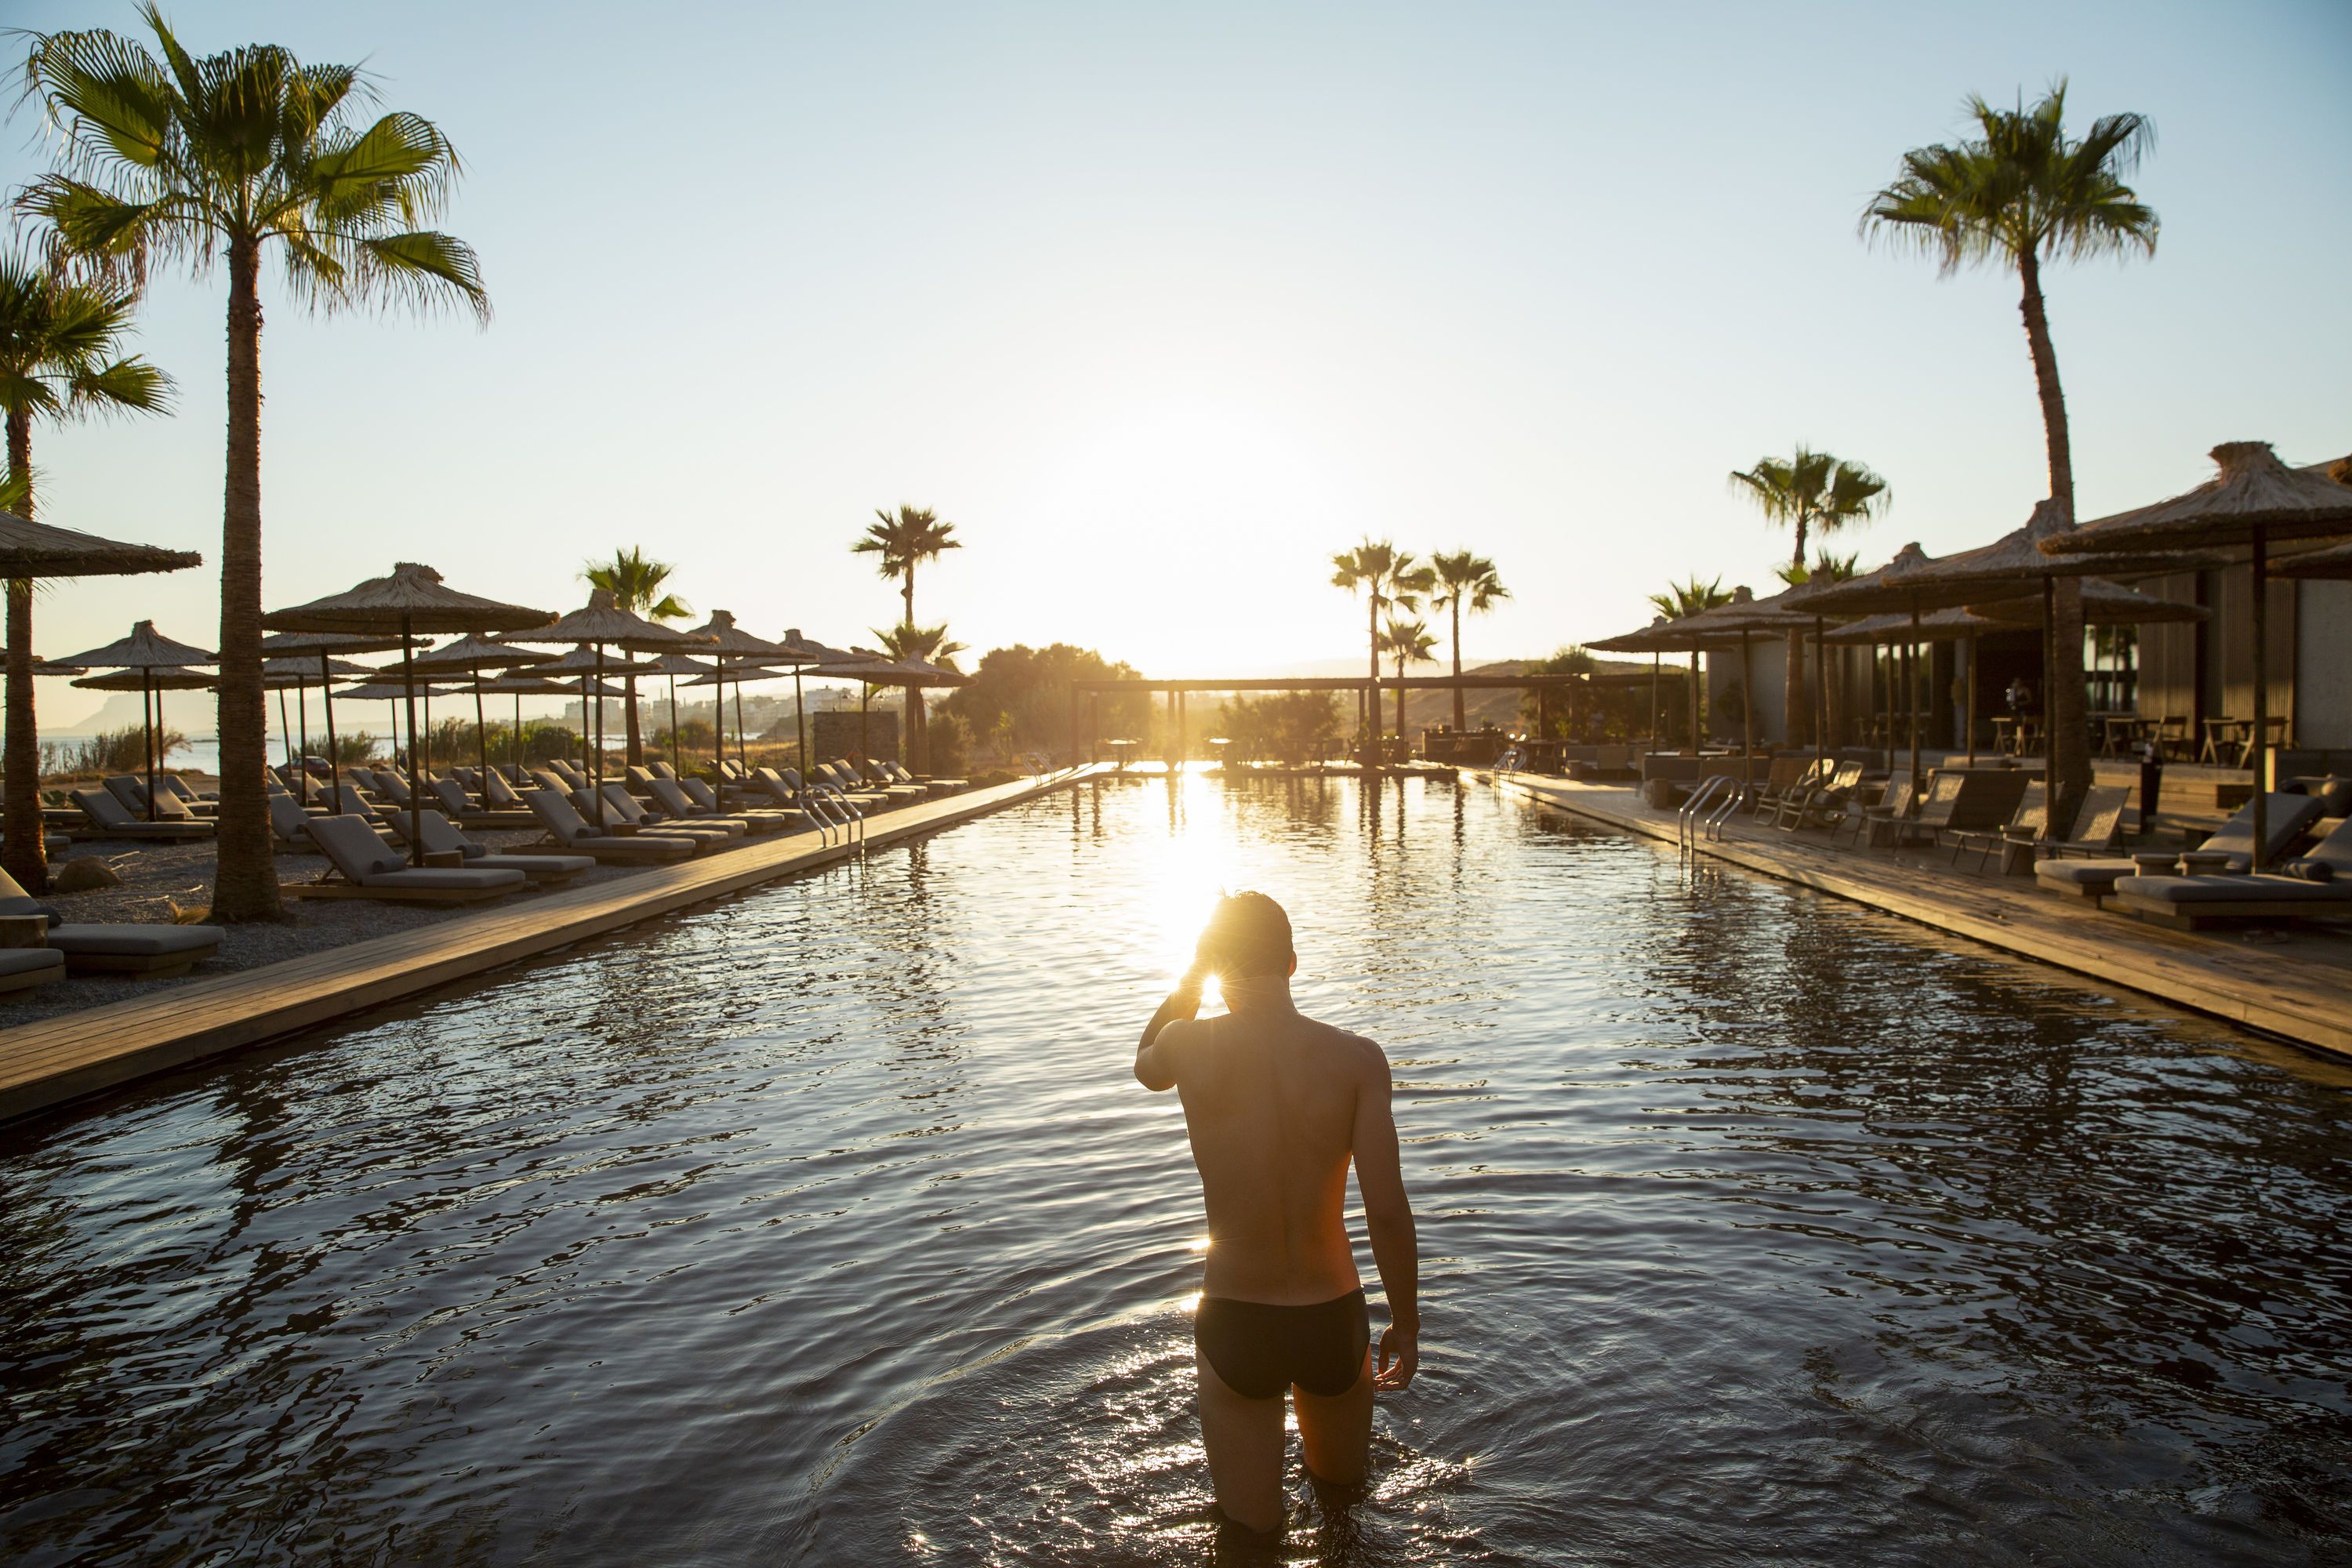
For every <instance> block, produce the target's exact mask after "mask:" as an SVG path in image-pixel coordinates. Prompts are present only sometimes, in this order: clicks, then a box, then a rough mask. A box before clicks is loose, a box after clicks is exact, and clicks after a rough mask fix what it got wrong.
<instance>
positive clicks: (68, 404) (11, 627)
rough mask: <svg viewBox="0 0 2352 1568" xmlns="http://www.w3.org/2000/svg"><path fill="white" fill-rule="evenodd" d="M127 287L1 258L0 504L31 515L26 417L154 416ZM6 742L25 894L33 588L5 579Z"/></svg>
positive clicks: (160, 384)
mask: <svg viewBox="0 0 2352 1568" xmlns="http://www.w3.org/2000/svg"><path fill="white" fill-rule="evenodd" d="M133 302H134V301H133V298H132V295H131V291H130V290H128V289H115V288H110V287H107V286H106V285H104V284H100V283H77V282H74V281H72V280H70V279H64V278H60V277H59V276H58V275H57V274H56V273H54V272H52V271H50V270H49V269H47V268H42V267H38V266H36V265H35V264H34V263H33V262H32V261H31V260H30V259H29V258H26V256H25V255H24V254H23V253H22V252H12V253H10V254H8V255H6V256H0V414H5V416H6V424H7V432H8V468H7V475H6V479H5V481H0V510H5V511H12V512H15V513H16V515H18V516H19V517H27V518H29V517H31V516H32V515H33V507H34V496H33V489H34V485H33V422H34V421H35V420H37V419H46V420H49V421H52V422H57V423H62V422H64V421H67V420H72V419H84V418H88V417H89V416H91V415H93V414H111V413H115V412H118V411H124V410H135V411H137V412H140V413H144V414H155V413H161V412H162V411H163V409H164V408H165V407H166V406H167V405H169V404H170V401H171V392H172V378H171V377H170V376H167V375H165V374H163V372H162V371H160V370H157V369H156V368H155V367H154V366H153V365H152V364H149V363H147V362H146V361H145V360H143V359H141V358H139V357H138V356H137V355H135V354H133V355H125V354H124V353H122V340H123V338H124V337H125V336H127V335H128V334H129V332H130V331H131V308H132V305H133ZM7 592H8V666H7V668H8V683H7V739H6V742H5V754H0V810H5V816H6V820H7V821H9V822H10V823H15V824H19V825H22V824H27V823H29V824H31V827H30V829H29V830H27V829H26V828H24V827H22V826H19V828H18V830H17V831H16V832H14V833H10V834H8V835H6V837H5V852H0V865H5V868H6V869H7V872H8V874H9V875H10V876H12V877H14V878H16V880H17V881H18V882H19V883H21V884H23V885H24V887H25V888H26V889H28V890H29V891H32V892H39V891H40V890H41V889H43V888H45V887H47V885H48V863H47V858H46V857H45V856H44V855H43V854H42V852H41V832H40V822H41V795H40V761H41V748H40V738H39V735H38V733H37V731H36V729H35V727H34V718H33V584H32V580H31V579H30V578H26V577H16V578H11V579H10V580H9V582H8V589H7Z"/></svg>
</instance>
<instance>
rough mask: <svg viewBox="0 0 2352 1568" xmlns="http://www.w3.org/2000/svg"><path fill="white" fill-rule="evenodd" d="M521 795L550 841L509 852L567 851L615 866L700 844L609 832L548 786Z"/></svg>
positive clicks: (678, 856)
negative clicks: (546, 845)
mask: <svg viewBox="0 0 2352 1568" xmlns="http://www.w3.org/2000/svg"><path fill="white" fill-rule="evenodd" d="M522 797H523V799H524V800H525V801H526V802H527V803H529V805H530V810H531V815H532V816H536V817H538V818H539V821H540V825H541V826H543V827H545V828H546V829H547V831H548V834H549V836H550V837H551V838H552V839H553V840H554V843H553V844H552V845H551V846H549V847H546V848H544V849H542V848H541V847H540V846H538V845H526V846H524V847H521V848H520V849H516V850H511V851H509V853H511V854H518V855H537V854H553V853H559V852H567V851H568V852H570V853H572V854H578V855H586V856H589V857H591V858H593V859H595V860H598V861H600V862H604V863H606V864H610V865H615V866H656V865H661V864H663V863H665V862H667V861H672V860H683V859H685V858H688V856H690V855H692V854H693V853H695V851H696V850H698V849H699V848H700V847H701V845H700V844H699V843H698V842H697V841H696V840H694V839H692V838H687V837H679V836H675V835H670V834H661V833H641V834H631V835H626V836H624V835H620V834H610V833H606V832H604V830H603V829H602V828H599V827H597V826H594V825H593V824H592V823H591V822H589V820H588V819H587V818H586V817H584V816H581V815H580V813H579V812H577V811H576V810H574V809H573V808H572V802H571V801H570V800H569V799H568V798H567V797H565V796H564V795H562V793H561V792H559V791H556V790H551V789H527V790H525V791H523V792H522Z"/></svg>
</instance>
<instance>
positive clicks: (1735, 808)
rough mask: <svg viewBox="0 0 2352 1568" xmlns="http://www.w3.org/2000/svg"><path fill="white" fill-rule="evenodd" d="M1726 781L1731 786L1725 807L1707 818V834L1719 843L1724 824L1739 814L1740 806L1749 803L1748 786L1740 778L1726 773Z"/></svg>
mask: <svg viewBox="0 0 2352 1568" xmlns="http://www.w3.org/2000/svg"><path fill="white" fill-rule="evenodd" d="M1724 782H1725V783H1726V784H1729V785H1730V786H1731V788H1730V790H1729V792H1728V794H1727V797H1726V799H1725V800H1724V803H1723V807H1722V809H1721V810H1719V811H1717V812H1716V813H1715V814H1714V815H1713V816H1709V817H1708V818H1707V819H1706V836H1707V837H1709V838H1711V839H1714V840H1716V841H1717V842H1718V843H1720V842H1721V841H1722V838H1723V825H1724V824H1725V823H1727V822H1729V821H1730V820H1731V819H1732V817H1734V816H1737V815H1738V812H1739V808H1740V807H1741V806H1742V805H1745V804H1747V800H1748V789H1747V786H1746V785H1745V784H1742V783H1741V782H1740V781H1739V780H1738V779H1734V778H1731V777H1729V776H1728V775H1725V777H1724Z"/></svg>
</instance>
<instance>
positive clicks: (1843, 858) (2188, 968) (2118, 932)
mask: <svg viewBox="0 0 2352 1568" xmlns="http://www.w3.org/2000/svg"><path fill="white" fill-rule="evenodd" d="M1501 781H1502V782H1503V783H1504V784H1507V785H1508V786H1510V787H1511V788H1513V789H1516V790H1517V791H1518V792H1519V793H1521V794H1523V795H1527V796H1528V797H1529V798H1530V799H1533V800H1537V801H1539V802H1541V803H1543V804H1545V805H1553V806H1557V807H1559V809H1561V810H1563V811H1567V812H1570V813H1571V814H1573V815H1576V816H1583V817H1587V818H1590V819H1591V820H1593V821H1597V822H1601V823H1603V824H1606V825H1607V826H1612V827H1616V828H1620V829H1622V830H1623V831H1626V832H1630V833H1633V834H1637V835H1639V836H1641V837H1645V838H1649V839H1652V840H1655V841H1658V842H1661V843H1674V842H1676V841H1677V833H1676V826H1675V819H1674V818H1673V817H1671V816H1654V815H1652V814H1651V813H1650V811H1649V809H1648V807H1647V806H1645V805H1643V804H1642V803H1641V801H1640V797H1639V796H1638V795H1634V794H1633V792H1632V791H1631V790H1625V789H1604V788H1596V787H1593V786H1591V785H1581V784H1570V783H1567V782H1564V781H1555V780H1551V779H1534V778H1529V777H1528V776H1526V775H1523V774H1505V775H1501ZM1732 826H1733V829H1734V832H1735V834H1736V835H1737V836H1733V837H1726V838H1724V839H1722V840H1708V841H1705V842H1702V843H1701V844H1700V846H1699V848H1700V849H1701V851H1703V852H1704V853H1706V855H1708V856H1710V857H1712V858H1716V859H1720V860H1726V861H1728V862H1730V863H1732V864H1734V865H1738V866H1741V867H1743V868H1747V869H1749V870H1753V871H1759V872H1761V873H1763V874H1764V875H1766V876H1770V877H1775V878H1778V879H1781V880H1784V881H1792V882H1796V883H1799V884H1800V885H1802V886H1805V887H1810V888H1812V889H1816V890H1818V891H1821V892H1825V893H1830V894H1832V895H1833V896H1836V897H1840V898H1845V899H1851V900H1854V901H1855V902H1858V903H1864V904H1867V905H1870V906H1871V907H1873V908H1875V909H1880V910H1885V911H1886V912H1888V913H1890V914H1896V915H1901V916H1903V917H1904V918H1906V919H1908V920H1914V921H1918V922H1920V923H1921V924H1923V925H1927V926H1932V927H1934V928H1936V929H1937V930H1939V931H1949V932H1951V933H1952V934H1954V935H1957V936H1964V937H1967V938H1969V939H1970V940H1972V941H1976V942H1984V943H1985V944H1986V945H1988V946H1991V947H1997V948H2000V949H2002V950H2004V951H2006V952H2016V953H2020V954H2022V955H2023V956H2025V957H2029V958H2033V959H2037V960H2040V961H2041V962H2043V963H2053V964H2055V965H2057V966H2058V967H2060V968H2063V969H2068V970H2072V971H2074V972H2075V973H2082V974H2087V975H2090V976H2092V977H2094V978H2095V979H2099V980H2103V981H2106V982H2108V983H2111V984H2116V985H2121V986H2123V987H2125V988H2126V989H2128V990H2132V991H2136V992H2139V993H2141V994H2147V995H2150V996H2155V997H2157V998H2158V999H2160V1000H2163V1001H2166V1002H2169V1003H2172V1004H2173V1005H2177V1006H2182V1007H2187V1008H2189V1009H2191V1010H2193V1011H2197V1012H2201V1013H2207V1014H2210V1015H2213V1016H2218V1017H2221V1018H2225V1019H2228V1020H2229V1021H2231V1022H2232V1023H2236V1024H2242V1025H2244V1026H2248V1027H2251V1028H2256V1029H2260V1030H2262V1031H2263V1032H2264V1033H2266V1034H2272V1035H2278V1036H2281V1037H2285V1038H2287V1039H2291V1040H2294V1041H2296V1042H2297V1043H2299V1044H2303V1045H2306V1046H2311V1047H2317V1048H2319V1049H2322V1050H2326V1051H2330V1052H2334V1053H2336V1054H2341V1055H2352V968H2339V967H2336V966H2335V965H2331V964H2327V963H2318V962H2315V961H2314V960H2311V959H2307V958H2303V957H2300V956H2297V955H2295V954H2293V953H2280V952H2248V951H2245V950H2242V949H2237V948H2230V947H2224V946H2221V945H2220V944H2218V943H2216V942H2214V941H2213V940H2212V939H2211V938H2210V937H2199V936H2194V935H2191V934H2189V933H2187V932H2183V931H2171V930H2168V929H2166V928H2163V927H2160V926H2152V925H2147V924H2145V923H2143V922H2140V921H2130V920H2127V919H2126V918H2125V917H2122V916H2117V915H2112V914H2108V913H2105V912H2104V911H2101V910H2095V909H2092V908H2090V907H2088V906H2084V905H2072V904H2065V903H2062V902H2060V901H2059V900H2057V899H2055V898H2053V897H2051V896H2049V895H2046V894H2040V893H2037V892H2034V891H2032V890H2030V889H2022V888H2018V887H2012V886H2009V885H2006V884H2004V883H2001V882H1997V881H1994V880H1991V879H1960V878H1958V876H1957V874H1955V875H1954V878H1953V879H1952V881H1951V882H1949V883H1948V884H1939V883H1930V884H1928V886H1929V887H1931V888H1934V887H1938V886H1941V887H1942V888H1943V890H1944V891H1945V892H1946V893H1948V894H1951V895H1955V896H1953V897H1938V896H1936V895H1935V894H1934V893H1923V892H1922V891H1921V890H1920V886H1921V884H1920V882H1919V879H1918V874H1917V872H1916V868H1908V867H1904V866H1901V865H1899V864H1892V863H1883V862H1875V861H1872V860H1869V859H1866V858H1862V856H1861V855H1860V854H1857V853H1855V852H1852V851H1839V850H1836V849H1832V848H1830V847H1826V846H1823V845H1821V844H1819V843H1815V842H1811V841H1807V840H1802V839H1797V838H1793V837H1790V839H1789V840H1788V841H1787V842H1785V843H1783V842H1781V841H1780V839H1779V838H1772V839H1763V840H1759V839H1756V838H1753V837H1748V835H1747V834H1746V833H1745V832H1744V831H1741V830H1743V829H1745V828H1746V827H1747V826H1748V825H1746V824H1744V823H1739V824H1734V825H1732ZM1980 911H1981V912H1980Z"/></svg>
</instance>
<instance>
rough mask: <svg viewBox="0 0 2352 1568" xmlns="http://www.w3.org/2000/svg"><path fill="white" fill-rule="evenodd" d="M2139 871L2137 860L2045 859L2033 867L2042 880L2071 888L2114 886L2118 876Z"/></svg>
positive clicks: (2035, 873)
mask: <svg viewBox="0 0 2352 1568" xmlns="http://www.w3.org/2000/svg"><path fill="white" fill-rule="evenodd" d="M2138 873H2139V862H2138V861H2137V860H2044V861H2042V863H2041V864H2040V865H2039V866H2036V867H2034V868H2033V874H2034V876H2035V877H2036V878H2038V879H2041V880H2042V881H2044V882H2056V883H2060V884H2062V885H2063V886H2065V887H2069V888H2105V887H2113V886H2114V885H2115V883H2116V879H2118V878H2123V877H2132V876H2137V875H2138Z"/></svg>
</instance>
